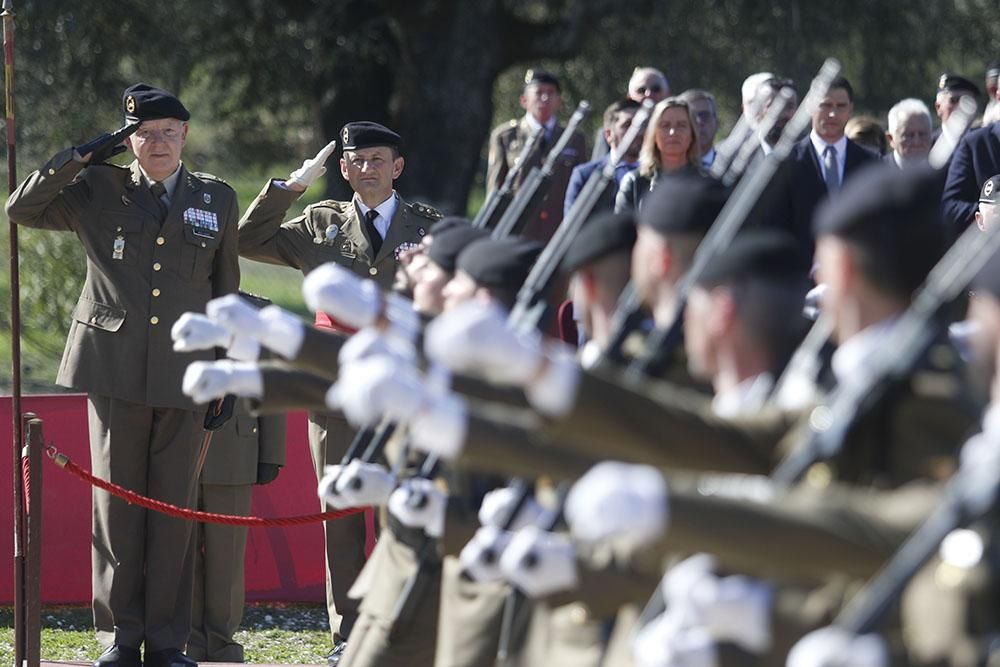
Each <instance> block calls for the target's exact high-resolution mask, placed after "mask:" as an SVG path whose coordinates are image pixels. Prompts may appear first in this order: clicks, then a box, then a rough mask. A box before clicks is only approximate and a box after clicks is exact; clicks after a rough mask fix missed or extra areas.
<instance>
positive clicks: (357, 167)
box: [240, 121, 441, 667]
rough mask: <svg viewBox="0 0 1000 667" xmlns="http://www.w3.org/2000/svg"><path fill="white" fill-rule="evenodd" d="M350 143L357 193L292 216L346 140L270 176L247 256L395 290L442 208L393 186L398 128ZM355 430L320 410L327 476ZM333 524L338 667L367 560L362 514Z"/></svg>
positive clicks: (331, 588)
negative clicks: (400, 271) (402, 263)
mask: <svg viewBox="0 0 1000 667" xmlns="http://www.w3.org/2000/svg"><path fill="white" fill-rule="evenodd" d="M340 141H341V146H342V147H343V156H342V157H341V159H340V173H341V176H343V177H344V179H345V180H346V181H347V182H348V183H350V184H351V188H352V189H353V190H354V197H353V198H352V199H351V200H350V201H333V200H323V201H321V202H318V203H316V204H313V205H311V206H308V207H306V209H305V211H304V212H303V213H302V215H300V216H298V217H296V218H293V219H291V220H288V221H287V222H282V220H283V219H284V216H285V213H286V212H287V211H288V208H289V207H290V206H291V205H292V202H294V201H295V200H296V199H297V198H298V197H299V196H300V195H301V194H302V193H303V192H305V190H306V188H308V187H309V186H310V185H312V184H313V183H315V182H316V180H317V179H318V178H319V177H320V176H322V175H323V174H324V173H325V171H326V168H325V167H324V166H323V164H324V163H325V162H326V160H327V158H328V157H329V156H330V155H331V154H332V153H333V151H334V148H335V145H336V142H330V143H329V144H327V145H326V147H324V148H323V150H321V151H320V152H319V153H318V154H317V155H316V157H314V158H312V159H309V160H306V161H305V162H304V163H303V164H302V167H300V168H299V169H296V170H295V171H293V172H292V173H291V174H290V175H289V177H288V178H287V179H285V180H284V181H281V180H277V179H274V180H271V181H268V183H267V185H265V186H264V189H263V190H262V191H261V193H260V194H259V195H258V196H257V199H255V200H254V202H253V203H252V204H251V205H250V208H249V209H247V212H246V215H244V216H243V219H242V220H240V254H241V255H243V256H244V257H248V258H250V259H254V260H257V261H260V262H267V263H269V264H278V265H282V266H290V267H293V268H296V269H299V270H300V271H302V273H303V274H306V273H309V272H310V271H312V270H313V269H315V268H316V267H317V266H320V265H321V264H325V263H327V262H336V263H337V264H340V265H341V266H344V267H346V268H348V269H350V270H352V271H354V272H355V273H357V274H359V275H362V276H364V277H366V278H371V279H373V280H375V281H376V282H377V283H379V285H381V286H382V287H383V288H384V289H389V288H390V287H391V285H392V280H393V276H394V274H395V272H396V267H397V266H398V265H399V257H400V255H401V254H402V253H404V252H406V251H407V250H410V249H412V248H415V247H416V246H417V244H419V243H420V241H421V239H422V238H423V237H424V236H425V235H426V233H427V230H428V229H429V228H430V226H431V225H432V224H433V223H434V222H435V221H437V220H439V219H440V218H441V214H440V213H439V212H438V211H436V210H435V209H433V208H431V207H429V206H425V205H423V204H417V203H407V202H405V201H403V199H402V198H401V197H400V196H399V194H397V193H396V191H395V190H394V189H393V183H394V181H395V180H396V179H397V178H399V175H400V174H401V173H402V172H403V166H404V163H405V161H404V159H403V156H402V155H401V154H400V144H401V142H402V140H401V138H400V136H399V135H398V134H396V133H395V132H393V131H392V130H390V129H389V128H387V127H384V126H382V125H379V124H378V123H372V122H368V121H360V122H354V123H348V124H347V125H345V126H344V127H343V129H342V130H341V132H340ZM316 323H317V325H318V326H329V325H331V321H330V319H329V318H328V317H327V316H326V315H324V314H322V313H319V314H317V317H316ZM353 436H354V432H353V430H352V429H350V428H349V427H348V425H347V423H346V421H345V420H344V418H343V417H342V416H341V415H340V414H337V413H318V412H313V413H310V415H309V449H310V451H311V452H312V457H313V464H314V466H315V468H316V477H317V479H318V478H320V477H322V475H323V467H324V466H325V465H327V464H328V463H330V464H333V463H338V462H339V461H340V459H341V457H342V456H343V454H344V452H345V451H347V448H348V446H349V445H350V442H351V439H352V438H353ZM324 532H325V535H326V558H327V590H326V592H327V608H328V610H329V614H330V631H331V633H332V637H333V644H334V649H333V652H332V653H331V654H330V656H328V662H329V663H330V665H331V667H332V665H335V664H337V662H338V661H339V659H340V655H342V653H343V650H344V647H343V646H342V644H343V642H344V641H346V639H347V637H348V635H349V634H350V632H351V628H352V627H353V625H354V623H355V621H356V620H357V617H358V602H357V601H356V600H352V599H350V598H349V597H348V596H347V591H348V589H349V588H350V586H351V583H352V582H353V581H354V579H355V578H357V576H358V574H359V573H360V572H361V568H362V567H363V566H364V563H365V553H364V549H365V523H364V517H363V516H362V515H360V514H359V515H355V516H351V517H345V518H342V519H339V520H338V521H333V522H329V523H326V524H324Z"/></svg>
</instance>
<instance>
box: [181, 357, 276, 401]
mask: <svg viewBox="0 0 1000 667" xmlns="http://www.w3.org/2000/svg"><path fill="white" fill-rule="evenodd" d="M181 390H182V391H183V392H184V394H185V395H187V396H190V397H191V398H193V399H194V402H195V403H208V402H209V401H211V400H214V399H216V398H222V397H223V396H225V395H226V394H235V395H237V396H246V397H249V398H260V397H261V396H263V395H264V379H263V377H262V376H261V374H260V370H258V368H257V364H255V363H251V362H247V361H231V360H229V359H222V360H220V361H194V362H192V363H191V364H189V365H188V367H187V370H186V371H184V380H183V381H182V383H181Z"/></svg>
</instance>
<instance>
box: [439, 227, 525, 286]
mask: <svg viewBox="0 0 1000 667" xmlns="http://www.w3.org/2000/svg"><path fill="white" fill-rule="evenodd" d="M542 247H543V246H542V244H541V243H538V242H537V241H530V240H528V239H522V238H518V237H516V236H510V237H507V238H502V239H483V240H481V241H476V242H475V243H473V244H471V245H470V246H468V247H467V248H466V249H465V250H463V251H462V252H461V254H460V255H459V256H458V262H457V266H458V268H460V269H462V270H463V271H465V272H466V273H468V274H469V275H470V276H471V277H472V279H473V280H475V281H476V282H477V283H479V284H480V285H482V286H483V287H493V288H499V289H509V290H516V289H518V288H519V287H520V286H521V285H522V284H523V283H524V280H525V278H527V277H528V273H529V272H530V271H531V267H532V266H533V265H534V264H535V260H536V259H538V255H539V254H540V253H541V252H542Z"/></svg>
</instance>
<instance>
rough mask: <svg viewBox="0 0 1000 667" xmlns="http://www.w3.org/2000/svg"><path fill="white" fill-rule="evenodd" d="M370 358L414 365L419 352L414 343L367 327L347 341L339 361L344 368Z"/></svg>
mask: <svg viewBox="0 0 1000 667" xmlns="http://www.w3.org/2000/svg"><path fill="white" fill-rule="evenodd" d="M369 357H392V358H394V359H398V360H400V361H406V362H409V363H411V364H413V363H415V362H416V357H417V351H416V349H414V347H413V344H412V343H409V342H407V341H405V340H402V339H401V338H400V337H398V336H395V335H393V334H392V333H391V332H384V331H381V330H379V329H376V328H375V327H365V328H363V329H361V330H360V331H358V332H357V333H356V334H354V335H353V336H351V337H350V338H348V339H347V342H345V343H344V345H343V347H341V348H340V354H339V355H337V361H338V362H339V364H340V367H341V368H343V367H345V366H349V365H350V364H352V363H354V362H356V361H361V360H363V359H367V358H369Z"/></svg>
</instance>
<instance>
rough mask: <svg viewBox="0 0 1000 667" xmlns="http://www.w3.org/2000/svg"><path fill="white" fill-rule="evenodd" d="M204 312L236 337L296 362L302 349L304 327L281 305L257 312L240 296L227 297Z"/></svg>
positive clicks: (267, 307)
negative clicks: (295, 359) (250, 339)
mask: <svg viewBox="0 0 1000 667" xmlns="http://www.w3.org/2000/svg"><path fill="white" fill-rule="evenodd" d="M205 312H206V313H207V314H208V316H209V318H211V319H212V320H213V321H215V322H217V323H219V324H221V325H222V326H223V327H225V328H226V329H228V330H229V332H230V333H231V334H233V335H234V336H249V337H250V338H253V339H254V340H257V341H259V342H260V343H261V344H262V345H263V346H264V347H266V348H268V349H270V350H274V351H275V352H277V353H278V354H280V355H281V356H283V357H285V358H286V359H294V358H295V357H296V356H297V355H298V352H299V349H300V348H301V347H302V340H303V338H304V337H305V325H304V324H303V323H302V320H300V319H299V318H298V317H296V316H295V315H292V314H291V313H289V312H288V311H286V310H284V309H283V308H281V307H280V306H275V305H270V306H265V307H264V308H262V309H257V308H255V307H254V306H252V305H250V304H249V303H247V302H246V301H244V300H243V299H242V298H240V297H239V295H236V294H227V295H226V296H221V297H219V298H217V299H212V300H211V301H209V302H208V303H207V304H206V305H205Z"/></svg>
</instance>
